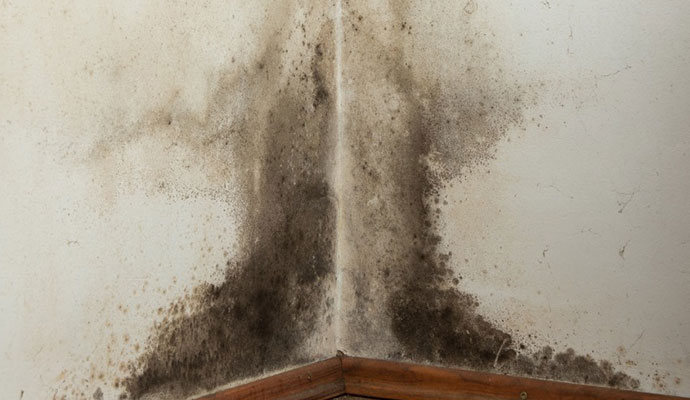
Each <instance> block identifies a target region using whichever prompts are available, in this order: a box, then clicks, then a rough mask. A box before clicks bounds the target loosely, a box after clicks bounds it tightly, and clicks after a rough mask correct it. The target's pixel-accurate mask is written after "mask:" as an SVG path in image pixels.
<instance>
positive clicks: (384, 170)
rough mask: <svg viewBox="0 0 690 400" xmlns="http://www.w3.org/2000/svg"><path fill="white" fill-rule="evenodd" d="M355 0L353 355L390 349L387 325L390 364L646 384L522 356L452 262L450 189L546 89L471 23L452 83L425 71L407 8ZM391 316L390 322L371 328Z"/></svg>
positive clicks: (564, 358)
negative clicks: (374, 7)
mask: <svg viewBox="0 0 690 400" xmlns="http://www.w3.org/2000/svg"><path fill="white" fill-rule="evenodd" d="M358 4H360V8H359V9H358V8H357V7H356V6H351V7H350V8H349V9H348V13H347V23H345V26H349V27H350V29H349V34H348V38H349V39H350V41H349V44H348V46H349V47H348V48H347V52H346V53H347V54H354V55H351V56H350V61H349V63H348V64H346V65H345V67H344V70H345V71H346V74H347V75H348V78H350V77H359V78H360V79H359V80H356V79H355V80H354V81H353V88H350V89H349V90H352V91H354V92H356V93H358V94H357V96H355V99H354V100H352V101H350V102H349V103H348V104H347V109H346V112H345V115H347V126H348V132H347V134H348V144H349V151H350V152H351V154H352V163H353V164H354V165H356V166H357V167H354V168H351V170H350V173H351V174H350V179H351V181H352V182H353V186H354V187H355V188H356V193H355V194H354V195H352V196H351V198H352V199H353V201H354V204H353V205H351V207H352V212H351V213H348V212H347V211H346V214H347V215H348V223H349V224H350V228H351V229H352V231H354V232H355V233H354V234H352V237H353V238H354V243H353V246H354V250H353V252H352V253H353V255H352V263H353V264H354V265H355V266H356V271H357V272H356V273H355V274H352V276H351V279H352V285H353V286H354V287H355V288H356V289H355V293H356V295H357V299H356V300H355V302H354V306H353V307H352V310H351V311H349V312H348V314H347V321H346V323H347V324H348V325H349V326H350V327H351V328H350V330H349V331H348V333H347V343H348V345H349V346H350V348H351V349H352V350H353V351H355V352H357V353H360V354H361V353H364V354H367V353H368V352H371V351H376V347H381V346H384V343H382V342H381V339H379V338H381V337H385V335H384V334H383V333H384V332H382V330H386V329H390V330H391V331H392V334H393V337H394V339H395V340H397V342H398V343H399V346H397V349H396V348H393V349H391V350H390V353H389V354H388V357H392V358H398V359H411V360H414V361H419V362H432V363H436V364H442V365H453V366H461V367H469V368H472V369H479V370H495V369H498V370H499V371H501V372H505V373H512V374H518V375H532V376H538V377H544V378H550V379H557V380H565V381H572V382H581V383H592V384H602V385H611V386H616V387H620V388H635V387H637V386H638V382H637V381H636V380H634V379H632V378H630V377H629V376H628V375H625V374H623V373H621V372H616V371H614V369H613V368H612V366H611V364H610V363H608V362H605V361H602V362H599V363H597V362H596V361H594V360H593V359H591V358H590V357H587V356H580V355H576V354H575V353H574V352H573V351H572V350H568V351H566V352H564V353H559V354H556V355H554V354H553V351H552V350H551V349H550V348H549V347H546V348H544V350H542V351H541V352H539V353H537V354H533V355H525V354H521V351H520V350H519V349H516V348H515V345H516V344H515V343H513V341H512V338H511V335H510V334H508V333H507V332H505V331H503V330H501V329H500V328H499V327H497V326H495V325H494V324H493V323H491V322H489V321H488V320H487V319H485V318H484V317H483V316H482V315H480V314H479V313H478V312H477V306H478V304H477V300H476V298H475V297H474V296H472V295H471V294H468V293H465V292H463V291H462V290H461V289H458V287H457V286H456V285H457V284H458V283H459V281H457V279H456V278H455V277H454V276H452V274H451V270H450V268H449V267H448V264H449V263H450V262H451V261H452V260H451V258H452V257H451V256H452V255H451V254H443V253H441V251H440V250H439V242H440V237H439V236H438V233H437V232H439V227H440V221H439V211H440V210H439V209H438V206H437V204H438V203H440V202H441V201H442V200H443V199H441V198H440V192H441V190H442V189H443V188H444V187H445V185H447V184H449V182H450V181H451V180H453V179H458V178H462V176H463V175H464V174H467V173H471V172H472V171H473V170H474V169H476V168H477V167H484V166H486V165H487V164H488V163H487V162H488V161H489V160H491V159H492V158H493V157H494V156H495V153H494V148H495V145H496V143H498V142H499V141H500V140H502V139H504V137H505V135H506V133H507V132H508V130H509V129H510V128H513V127H517V128H519V127H521V125H522V123H523V121H522V115H523V111H524V110H525V109H526V108H527V107H528V106H529V104H530V102H531V101H532V100H533V99H534V98H535V97H536V95H537V92H538V89H537V88H538V87H539V86H540V85H534V86H532V85H524V86H523V85H521V84H520V83H519V82H518V81H517V80H512V81H511V80H510V79H509V78H508V77H507V75H506V74H505V73H503V72H502V68H501V67H500V63H498V61H500V60H498V59H497V57H491V56H488V54H494V53H495V48H494V47H492V46H491V44H490V43H488V42H487V39H486V37H487V36H490V35H487V34H485V33H482V32H475V31H473V30H472V29H471V28H467V32H466V33H465V36H464V38H461V40H460V41H459V42H460V43H461V45H460V47H461V48H460V49H459V52H460V53H461V54H464V55H465V59H464V61H463V62H461V63H460V64H459V65H457V66H454V70H455V71H457V73H455V74H452V75H451V76H449V77H443V76H438V75H436V72H435V70H434V69H431V68H427V67H426V66H425V65H423V64H422V65H421V66H420V65H417V66H415V65H413V63H415V62H417V63H423V62H424V60H420V58H422V57H420V54H417V53H415V48H414V44H413V43H410V42H408V39H407V38H408V37H414V32H416V31H417V30H416V29H414V27H413V25H412V24H411V23H410V22H409V21H406V20H405V18H406V17H407V15H408V14H409V10H410V7H409V4H408V2H404V1H403V2H392V3H390V5H389V7H390V8H391V10H392V11H398V12H397V13H394V14H395V15H396V17H395V18H396V19H397V21H393V22H392V23H390V24H389V25H384V26H380V25H376V24H371V25H369V24H367V21H369V20H370V19H369V18H364V19H362V18H359V16H360V15H362V14H364V15H367V14H368V12H366V4H365V3H358ZM362 4H364V5H362ZM467 18H469V17H467ZM363 20H364V22H363ZM460 23H464V24H467V25H468V26H470V23H469V22H468V21H460ZM395 27H402V30H403V31H405V34H404V35H403V34H400V33H399V31H400V30H399V29H393V28H395ZM460 30H462V28H460ZM382 31H386V32H392V33H390V36H386V34H384V33H383V32H382ZM393 32H394V33H393ZM454 39H455V40H457V38H454ZM449 40H450V39H449ZM372 93H373V94H372ZM467 229H472V228H471V227H467ZM357 238H361V240H357ZM453 279H456V280H455V281H453ZM382 289H383V293H386V294H385V295H382ZM382 297H384V298H386V300H385V304H386V305H385V307H384V309H383V311H372V310H377V309H381V307H379V303H380V302H381V301H382V300H383V299H382ZM377 312H379V313H380V314H377ZM383 318H388V319H389V321H390V325H389V326H383V327H381V326H376V325H374V324H372V323H371V320H372V319H375V320H378V319H383ZM384 340H385V339H384Z"/></svg>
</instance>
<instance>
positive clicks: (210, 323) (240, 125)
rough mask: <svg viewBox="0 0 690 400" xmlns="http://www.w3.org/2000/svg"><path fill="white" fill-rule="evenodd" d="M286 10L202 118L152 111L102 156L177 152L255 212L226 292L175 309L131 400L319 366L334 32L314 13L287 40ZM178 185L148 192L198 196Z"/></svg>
mask: <svg viewBox="0 0 690 400" xmlns="http://www.w3.org/2000/svg"><path fill="white" fill-rule="evenodd" d="M278 8H281V7H278ZM282 8H286V9H283V10H278V11H277V12H276V13H275V14H277V15H281V14H282V15H284V17H279V21H278V22H277V23H276V24H275V26H276V28H275V29H269V30H270V31H271V32H270V34H267V35H266V36H265V37H263V38H261V40H260V43H261V44H262V45H263V46H264V48H263V50H262V52H261V54H259V56H258V57H257V59H256V61H255V62H253V63H252V64H250V65H244V66H237V65H234V60H229V62H228V64H229V65H230V66H229V68H228V71H227V72H223V73H221V74H220V76H219V77H218V79H217V81H216V82H215V84H214V87H215V89H214V90H213V93H212V96H211V97H210V99H209V106H208V107H207V108H208V109H207V111H206V113H205V114H204V115H201V116H198V115H194V114H192V113H191V112H185V111H184V110H182V111H180V110H177V109H175V108H174V107H172V106H171V107H170V108H169V109H168V108H162V109H156V110H153V111H151V112H150V113H149V114H148V115H145V116H144V117H143V118H142V119H141V120H140V121H139V122H137V123H136V124H135V127H134V128H133V129H129V130H128V131H126V132H124V133H123V132H120V134H119V135H118V136H117V137H115V138H108V139H107V140H104V141H102V142H101V143H99V144H98V146H97V147H96V149H95V150H94V152H93V153H94V156H95V157H100V158H101V159H102V160H110V159H112V158H113V157H111V156H112V154H114V153H117V152H122V151H123V149H124V148H126V146H128V145H129V144H130V143H131V142H132V141H139V142H141V141H145V140H156V141H158V146H159V147H162V148H168V147H180V148H182V149H183V150H182V153H183V154H185V157H186V160H187V161H188V162H189V163H190V164H195V163H196V164H202V165H203V171H204V173H205V176H206V178H207V179H208V181H209V182H211V183H213V184H214V185H217V186H222V185H224V184H227V182H228V181H230V180H231V181H232V182H233V183H234V184H236V185H239V186H240V192H241V193H242V197H243V199H242V205H241V206H242V207H243V208H244V209H245V210H246V212H247V214H246V215H245V217H244V219H243V223H242V226H241V228H240V238H241V239H240V243H239V246H237V248H238V251H237V252H236V253H235V254H233V255H232V258H230V259H228V260H227V265H226V267H227V270H226V276H225V279H224V281H223V282H222V283H219V284H205V285H202V286H200V287H197V288H196V289H195V290H194V292H193V293H192V294H191V295H189V296H187V297H186V298H183V299H180V300H179V301H177V302H175V303H174V304H172V305H171V306H170V308H169V310H168V311H167V316H166V317H165V318H164V319H163V320H162V321H161V322H160V323H158V324H157V325H156V326H155V328H154V330H153V332H152V334H151V336H150V338H149V340H148V344H147V345H146V348H145V349H144V351H143V354H142V355H141V356H140V357H139V358H138V359H137V360H136V361H135V362H133V363H132V364H131V365H130V366H129V370H130V376H129V377H128V378H125V379H123V380H118V381H116V382H114V384H115V385H116V386H117V387H119V388H121V389H122V398H141V397H142V396H144V395H147V394H152V393H153V394H156V393H157V394H158V395H161V396H163V397H168V396H174V397H183V396H187V395H190V394H193V393H197V392H199V391H202V390H209V389H212V388H214V387H217V386H219V385H222V384H226V383H228V382H230V381H233V380H236V379H240V378H243V377H248V376H256V375H259V374H261V373H264V372H266V371H272V370H276V369H280V368H284V367H287V366H289V365H294V364H297V363H303V362H309V361H314V360H313V359H312V357H314V356H313V355H311V350H310V349H305V344H306V343H307V342H308V341H309V340H310V338H311V337H312V336H313V335H314V334H315V332H319V330H318V329H319V327H318V326H317V325H320V324H322V323H323V321H328V320H330V319H331V318H332V315H331V314H332V307H331V305H332V299H331V298H330V297H329V294H330V292H331V286H332V280H333V271H334V262H333V258H332V255H333V253H334V252H333V246H334V241H333V238H334V224H335V219H334V218H335V202H334V200H333V199H334V196H333V193H332V184H331V181H330V179H331V169H332V166H331V164H332V161H331V156H330V155H331V154H332V147H333V144H334V136H333V128H332V124H333V116H334V113H333V110H334V107H333V104H334V103H333V91H334V89H333V84H332V82H334V79H333V77H332V73H333V70H334V67H333V65H332V60H333V38H332V36H333V27H332V24H331V22H330V18H329V17H330V16H328V15H326V14H325V13H320V11H319V10H313V9H312V10H311V11H307V12H306V14H305V18H306V19H307V20H308V22H307V26H306V27H305V23H303V22H298V23H296V24H292V26H290V25H288V23H290V22H291V20H290V17H291V16H292V15H296V14H298V11H299V10H292V9H289V8H288V7H282ZM296 20H297V21H300V19H299V18H296ZM289 51H292V52H296V54H289V53H288V52H289ZM239 96H242V97H243V102H241V104H240V105H239V106H238V105H237V104H239V103H238V101H237V98H238V97H239ZM173 103H174V101H173ZM171 104H172V103H171ZM230 117H233V118H230ZM174 180H175V176H174V175H161V176H158V177H156V180H155V181H154V182H153V183H151V187H152V188H153V189H155V190H156V191H158V192H163V193H166V194H169V195H170V196H173V197H179V193H180V192H181V191H182V192H183V193H182V194H183V195H195V194H196V193H184V188H183V187H180V186H179V185H178V186H176V182H175V181H174ZM203 194H204V195H212V193H211V194H209V193H203Z"/></svg>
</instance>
